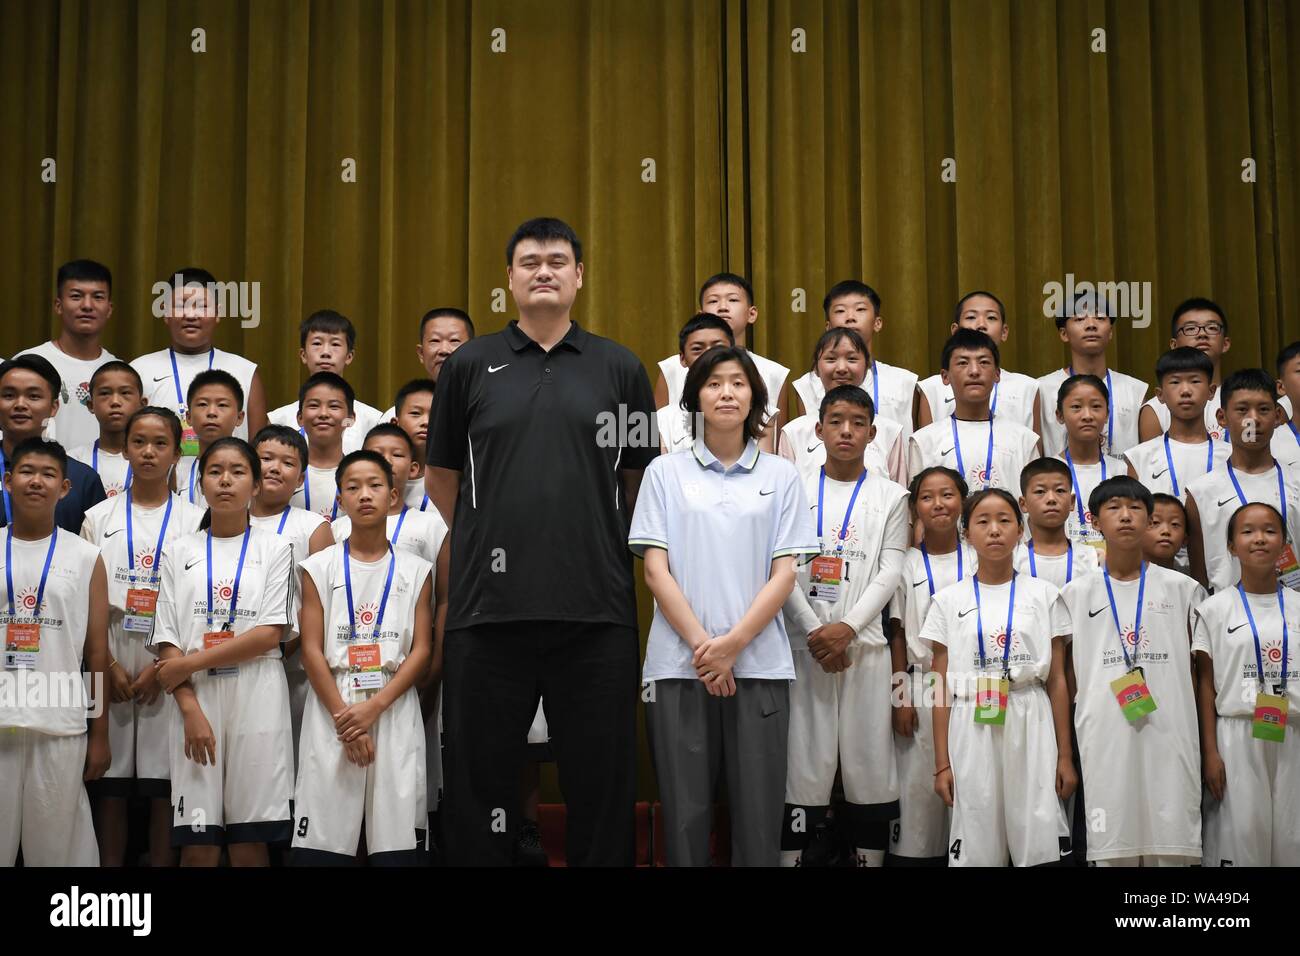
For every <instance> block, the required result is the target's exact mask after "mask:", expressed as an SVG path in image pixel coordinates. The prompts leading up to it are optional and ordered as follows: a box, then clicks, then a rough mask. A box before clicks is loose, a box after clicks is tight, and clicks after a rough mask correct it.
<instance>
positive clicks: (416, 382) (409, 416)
mask: <svg viewBox="0 0 1300 956" xmlns="http://www.w3.org/2000/svg"><path fill="white" fill-rule="evenodd" d="M436 388H437V386H436V385H435V384H434V381H433V379H431V378H416V379H412V380H411V381H409V382H407V383H406V384H405V385H403V386H402V387H401V388H399V389H398V390H397V396H396V398H395V399H394V401H393V422H394V423H395V424H396V425H397V426H398V427H400V428H401V429H402V431H404V432H406V434H407V435H409V436H410V438H411V445H412V446H413V447H414V449H415V461H416V463H417V464H418V465H419V466H420V470H419V472H418V476H417V477H415V478H408V479H407V480H406V488H405V491H404V492H403V497H404V500H405V501H406V503H407V504H408V505H410V506H411V507H412V508H418V509H419V510H420V511H428V510H429V509H430V508H431V507H432V505H430V503H429V496H428V495H427V494H425V490H424V458H425V442H426V440H427V438H428V434H429V411H430V410H431V409H432V408H433V393H434V390H435V389H436ZM398 479H399V480H401V476H400V475H399V476H398Z"/></svg>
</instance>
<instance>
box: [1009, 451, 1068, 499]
mask: <svg viewBox="0 0 1300 956" xmlns="http://www.w3.org/2000/svg"><path fill="white" fill-rule="evenodd" d="M1039 475H1058V476H1060V477H1062V478H1064V479H1065V480H1066V481H1069V480H1070V466H1069V465H1067V464H1066V463H1065V462H1063V461H1061V459H1059V458H1048V457H1047V456H1046V455H1044V456H1043V457H1041V458H1035V459H1034V460H1033V461H1031V462H1030V463H1029V464H1027V465H1025V467H1024V468H1021V469H1020V493H1021V494H1022V495H1023V494H1027V493H1028V492H1029V483H1030V482H1031V481H1033V480H1034V479H1035V478H1037V477H1038V476H1039Z"/></svg>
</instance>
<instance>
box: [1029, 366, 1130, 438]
mask: <svg viewBox="0 0 1300 956" xmlns="http://www.w3.org/2000/svg"><path fill="white" fill-rule="evenodd" d="M1107 375H1108V376H1109V378H1110V385H1109V386H1108V387H1109V389H1110V391H1111V393H1112V394H1111V396H1110V404H1111V408H1112V409H1113V410H1114V413H1115V415H1114V418H1115V434H1114V435H1111V434H1110V426H1109V416H1108V418H1107V422H1108V424H1107V425H1106V426H1105V427H1104V428H1103V429H1102V438H1101V449H1102V451H1103V452H1105V453H1106V454H1108V455H1122V454H1124V452H1126V451H1128V450H1129V449H1130V448H1132V447H1133V446H1134V445H1136V444H1137V443H1138V413H1139V412H1140V411H1141V410H1142V403H1143V401H1144V400H1145V399H1146V395H1147V383H1146V382H1143V381H1142V380H1140V379H1136V378H1134V377H1133V376H1132V375H1125V374H1124V373H1123V372H1116V371H1115V370H1113V369H1111V370H1110V371H1109V372H1108V373H1107ZM1107 375H1101V376H1098V377H1099V378H1100V379H1101V380H1102V381H1103V382H1104V381H1106V380H1107ZM1069 377H1070V371H1069V369H1064V368H1059V369H1057V370H1056V371H1055V372H1050V373H1048V374H1047V375H1044V376H1043V377H1042V378H1040V379H1039V380H1038V401H1039V416H1038V417H1039V419H1040V423H1041V425H1042V430H1043V452H1044V454H1048V455H1055V454H1057V453H1059V452H1061V451H1063V450H1064V449H1065V426H1064V425H1062V424H1061V423H1060V422H1058V421H1057V420H1056V395H1057V393H1058V392H1059V391H1060V390H1061V385H1062V384H1063V383H1064V382H1065V380H1066V379H1067V378H1069Z"/></svg>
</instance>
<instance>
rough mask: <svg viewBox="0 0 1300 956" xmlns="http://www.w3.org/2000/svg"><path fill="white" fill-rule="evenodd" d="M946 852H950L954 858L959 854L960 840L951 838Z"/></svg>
mask: <svg viewBox="0 0 1300 956" xmlns="http://www.w3.org/2000/svg"><path fill="white" fill-rule="evenodd" d="M948 852H949V853H951V854H952V858H953V859H954V860H956V859H958V858H959V857H960V856H961V840H953V841H952V846H950V847H948Z"/></svg>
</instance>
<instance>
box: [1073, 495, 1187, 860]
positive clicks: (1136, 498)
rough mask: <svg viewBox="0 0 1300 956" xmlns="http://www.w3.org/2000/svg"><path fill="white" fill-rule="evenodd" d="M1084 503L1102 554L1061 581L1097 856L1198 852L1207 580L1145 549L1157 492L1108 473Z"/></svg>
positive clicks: (1091, 845)
mask: <svg viewBox="0 0 1300 956" xmlns="http://www.w3.org/2000/svg"><path fill="white" fill-rule="evenodd" d="M1088 508H1089V510H1090V511H1091V512H1092V514H1093V515H1094V516H1095V517H1094V520H1095V521H1096V523H1097V527H1098V528H1099V529H1100V530H1101V533H1102V535H1104V536H1105V539H1106V555H1105V558H1104V564H1103V565H1102V567H1101V569H1100V570H1098V571H1092V572H1090V573H1088V574H1084V575H1082V576H1081V577H1078V578H1076V579H1075V580H1074V581H1073V582H1071V583H1070V584H1067V585H1066V586H1065V589H1064V591H1062V596H1063V597H1064V599H1065V603H1066V606H1067V608H1068V609H1069V611H1070V619H1071V621H1072V622H1073V624H1074V628H1073V631H1074V634H1073V637H1072V649H1073V654H1072V660H1073V664H1074V675H1075V681H1076V686H1077V692H1076V694H1075V716H1074V724H1075V728H1076V730H1077V732H1078V739H1079V755H1080V757H1081V760H1082V766H1083V788H1082V792H1083V799H1084V802H1085V805H1086V810H1087V815H1088V819H1089V820H1104V821H1105V825H1104V826H1095V827H1092V828H1090V830H1089V833H1088V862H1089V863H1093V864H1095V865H1098V866H1139V865H1146V866H1188V865H1191V864H1193V863H1195V862H1197V861H1199V860H1200V857H1201V781H1200V773H1199V768H1200V751H1199V747H1200V744H1199V738H1198V736H1197V723H1196V703H1195V698H1194V695H1193V693H1192V682H1191V681H1190V680H1189V679H1188V675H1189V674H1190V673H1191V664H1192V659H1191V620H1192V609H1193V608H1194V607H1196V605H1197V604H1199V603H1200V602H1201V601H1203V600H1205V596H1206V595H1205V591H1204V589H1203V588H1201V586H1200V585H1198V584H1197V583H1196V582H1195V581H1193V580H1192V579H1191V578H1189V577H1187V576H1186V575H1184V574H1179V573H1177V572H1176V571H1170V570H1168V569H1166V568H1162V567H1159V566H1157V565H1151V564H1148V563H1147V562H1146V561H1144V560H1143V556H1142V541H1143V533H1144V532H1145V530H1146V527H1147V524H1148V522H1149V520H1150V516H1151V510H1152V500H1151V493H1150V492H1149V491H1147V490H1146V489H1145V488H1144V487H1142V485H1141V484H1140V483H1139V482H1137V481H1135V480H1134V479H1132V478H1128V477H1117V478H1108V479H1107V480H1105V481H1103V482H1101V483H1100V484H1099V485H1098V486H1097V487H1096V488H1094V489H1093V492H1092V497H1091V498H1090V499H1089V502H1088Z"/></svg>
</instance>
